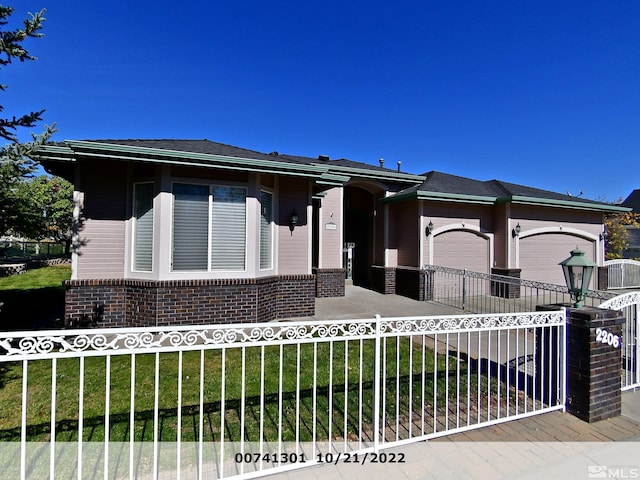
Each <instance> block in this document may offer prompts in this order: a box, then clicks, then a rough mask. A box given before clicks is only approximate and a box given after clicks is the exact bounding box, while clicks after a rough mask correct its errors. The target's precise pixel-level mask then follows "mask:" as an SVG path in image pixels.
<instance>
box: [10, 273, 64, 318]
mask: <svg viewBox="0 0 640 480" xmlns="http://www.w3.org/2000/svg"><path fill="white" fill-rule="evenodd" d="M69 278H71V268H70V267H69V266H65V265H61V266H54V267H44V268H37V269H33V270H28V271H27V272H25V273H23V274H21V275H11V276H9V277H4V278H0V303H3V305H2V307H0V330H22V329H29V328H33V327H34V326H49V325H51V324H52V323H53V322H54V321H55V319H56V318H61V317H62V316H63V315H64V286H63V285H62V282H63V281H65V280H68V279H69Z"/></svg>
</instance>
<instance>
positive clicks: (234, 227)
mask: <svg viewBox="0 0 640 480" xmlns="http://www.w3.org/2000/svg"><path fill="white" fill-rule="evenodd" d="M246 198H247V190H246V188H244V187H234V186H221V185H212V186H208V185H192V184H183V183H175V184H174V185H173V239H172V240H173V243H172V247H173V254H172V270H173V271H190V272H196V271H204V272H207V271H243V270H245V269H246V265H245V263H246V261H245V258H246V243H247V242H246Z"/></svg>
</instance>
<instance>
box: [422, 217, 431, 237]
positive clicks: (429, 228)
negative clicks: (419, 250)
mask: <svg viewBox="0 0 640 480" xmlns="http://www.w3.org/2000/svg"><path fill="white" fill-rule="evenodd" d="M424 233H426V234H427V237H428V236H429V235H431V234H432V233H433V222H432V221H429V225H427V228H426V229H425V232H424Z"/></svg>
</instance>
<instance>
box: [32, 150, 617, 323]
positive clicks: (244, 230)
mask: <svg viewBox="0 0 640 480" xmlns="http://www.w3.org/2000/svg"><path fill="white" fill-rule="evenodd" d="M34 158H35V159H36V160H37V161H39V162H40V163H41V164H42V165H44V166H45V168H46V169H47V170H48V171H49V172H51V173H54V174H56V175H60V176H62V177H64V178H67V179H69V180H70V181H72V182H73V183H74V185H75V194H74V195H75V203H76V212H75V217H76V219H77V229H76V230H77V231H76V235H75V238H74V252H73V258H72V267H73V269H72V271H73V273H72V279H71V280H70V281H69V282H67V297H66V302H67V305H66V320H67V323H68V324H78V323H80V322H81V321H82V319H85V320H86V319H92V320H94V321H97V322H98V323H99V324H101V325H110V326H124V325H126V326H143V325H168V324H181V323H183V324H196V323H216V322H225V323H228V322H264V321H270V320H274V319H278V318H290V317H300V316H307V315H312V314H313V313H314V304H315V300H314V299H315V297H331V296H341V295H344V288H345V278H346V277H349V278H350V279H351V280H352V281H353V282H354V283H355V284H358V285H362V286H365V287H369V288H374V289H376V290H378V291H381V292H384V293H399V294H403V295H408V296H412V297H415V298H422V297H421V296H422V290H421V288H420V275H421V272H422V269H423V267H424V266H425V265H429V264H433V265H440V266H451V267H459V268H467V269H470V270H477V271H481V272H498V273H503V274H509V275H517V274H520V275H521V277H522V278H526V279H531V280H539V281H544V282H551V283H563V282H564V280H563V277H562V272H561V268H560V267H559V266H558V262H559V261H561V260H563V259H564V258H566V257H568V255H569V252H570V251H571V250H572V249H574V248H575V247H576V245H577V246H579V247H580V248H581V249H582V250H584V251H585V252H586V255H587V256H588V257H589V258H591V259H592V260H594V261H595V262H597V264H598V265H602V262H603V261H604V243H603V235H602V234H603V215H604V213H605V212H611V211H619V210H620V207H619V206H614V205H610V204H606V203H601V202H596V201H592V200H587V199H583V198H576V197H571V196H568V195H562V194H558V193H554V192H549V191H546V190H540V189H536V188H532V187H526V186H522V185H515V184H511V183H506V182H501V181H498V180H492V181H477V180H472V179H469V178H463V177H458V176H454V175H449V174H446V173H441V172H428V173H425V174H422V175H414V174H410V173H406V172H402V171H400V164H398V168H397V169H396V168H385V166H384V164H383V161H382V160H381V161H380V165H369V164H365V163H360V162H354V161H350V160H345V159H339V160H335V159H330V158H328V157H326V156H322V155H321V156H319V157H318V158H307V157H300V156H294V155H285V154H280V153H278V152H272V153H260V152H255V151H251V150H247V149H243V148H238V147H233V146H229V145H225V144H221V143H216V142H212V141H209V140H91V141H76V140H69V141H65V142H62V143H57V144H48V145H46V146H43V147H41V148H40V149H39V150H38V152H37V154H36V155H34ZM345 252H346V253H345Z"/></svg>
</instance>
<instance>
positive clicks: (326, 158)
mask: <svg viewBox="0 0 640 480" xmlns="http://www.w3.org/2000/svg"><path fill="white" fill-rule="evenodd" d="M318 160H320V161H322V162H328V161H329V155H318Z"/></svg>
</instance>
